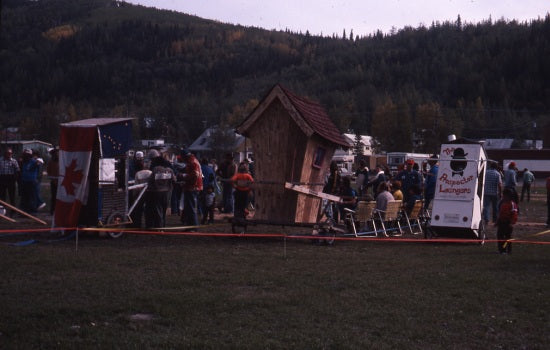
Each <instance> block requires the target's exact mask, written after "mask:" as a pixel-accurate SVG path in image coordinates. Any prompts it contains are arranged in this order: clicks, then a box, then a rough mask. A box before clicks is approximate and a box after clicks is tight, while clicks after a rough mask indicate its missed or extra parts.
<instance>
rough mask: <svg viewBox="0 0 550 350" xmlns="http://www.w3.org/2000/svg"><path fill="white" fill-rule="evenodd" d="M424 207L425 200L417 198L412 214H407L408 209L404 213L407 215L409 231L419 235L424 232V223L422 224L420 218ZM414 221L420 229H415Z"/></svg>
mask: <svg viewBox="0 0 550 350" xmlns="http://www.w3.org/2000/svg"><path fill="white" fill-rule="evenodd" d="M423 208H424V202H423V201H421V200H417V201H416V202H414V206H413V208H412V210H411V213H410V214H407V211H406V210H403V214H404V216H405V220H406V221H407V227H408V228H409V231H410V232H411V234H412V235H417V234H420V233H422V225H421V224H420V218H421V216H422V215H423V210H424V209H423ZM413 223H414V226H417V227H418V231H415V230H413Z"/></svg>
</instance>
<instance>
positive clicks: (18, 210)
mask: <svg viewBox="0 0 550 350" xmlns="http://www.w3.org/2000/svg"><path fill="white" fill-rule="evenodd" d="M0 204H1V205H3V206H4V207H5V208H9V209H11V210H14V211H16V212H18V213H19V214H22V215H25V216H26V217H28V218H31V219H33V220H35V221H38V222H39V223H41V224H42V225H47V224H48V223H47V222H46V221H44V220H41V219H39V218H37V217H36V216H32V215H31V214H29V213H27V212H25V211H23V210H21V209H19V208H16V207H14V206H13V205H11V204H8V203H6V202H4V201H3V200H0Z"/></svg>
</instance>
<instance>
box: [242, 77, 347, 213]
mask: <svg viewBox="0 0 550 350" xmlns="http://www.w3.org/2000/svg"><path fill="white" fill-rule="evenodd" d="M237 132H238V133H239V134H241V135H244V136H246V137H247V138H249V139H250V142H251V145H252V150H253V152H254V163H255V166H254V170H255V177H256V178H255V180H256V181H257V184H256V185H255V192H254V193H255V208H256V211H255V214H254V219H255V220H267V221H270V222H290V223H314V222H316V221H317V219H318V218H317V216H318V212H319V207H320V199H319V198H317V197H314V196H308V195H305V194H301V193H297V192H295V191H290V190H287V189H285V187H284V184H285V182H292V183H300V184H303V185H306V186H308V187H309V188H311V190H312V191H322V188H323V182H324V180H325V176H326V174H327V173H328V170H329V165H330V162H331V159H332V156H333V154H334V151H335V149H336V148H337V147H340V146H342V147H345V148H347V147H349V144H348V143H347V142H346V140H345V139H344V137H343V136H342V134H341V133H340V131H339V130H338V128H337V127H336V126H335V125H334V123H333V122H332V121H331V120H330V118H329V117H328V115H327V113H326V112H325V110H324V108H323V107H322V106H321V105H320V104H318V103H317V102H314V101H311V100H309V99H307V98H304V97H300V96H298V95H295V94H294V93H292V92H290V91H288V90H286V89H285V88H283V87H282V86H281V85H275V86H274V87H273V88H272V89H271V91H270V92H269V93H268V94H267V96H266V97H265V98H264V99H263V100H262V101H261V102H260V104H259V105H258V106H257V107H256V109H255V110H254V111H253V112H252V113H251V114H250V115H249V116H248V117H247V118H246V119H245V120H244V121H243V122H242V123H241V124H240V125H239V126H238V127H237Z"/></svg>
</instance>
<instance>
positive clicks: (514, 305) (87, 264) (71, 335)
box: [0, 200, 550, 349]
mask: <svg viewBox="0 0 550 350" xmlns="http://www.w3.org/2000/svg"><path fill="white" fill-rule="evenodd" d="M545 209H546V208H545V206H544V202H543V201H542V200H536V201H535V200H532V202H531V203H529V204H526V203H525V204H523V205H522V212H525V213H527V212H529V214H528V215H529V216H528V218H529V220H528V221H529V222H539V223H542V222H543V220H544V219H545V217H544V216H543V213H544V214H545ZM526 215H527V214H526ZM521 219H522V218H521V217H520V220H521ZM171 220H172V221H174V224H177V220H176V218H175V217H171ZM2 227H3V228H6V224H3V225H2ZM207 229H208V230H211V229H212V228H211V227H209V228H206V229H204V231H207ZM216 229H217V230H218V231H224V232H230V228H229V227H228V225H222V226H218V227H217V228H216ZM249 230H250V231H253V232H287V233H293V232H295V231H297V229H294V228H284V229H281V228H279V227H272V226H258V227H250V229H249ZM543 230H544V228H543V226H542V225H531V226H525V225H518V226H517V227H516V228H515V232H514V233H515V237H517V238H522V239H529V240H539V241H548V240H549V238H548V236H549V235H548V234H547V235H539V236H537V237H533V234H535V233H537V232H540V231H543ZM494 234H495V229H494V228H493V227H491V228H490V231H489V239H494ZM48 235H49V234H46V235H38V234H33V235H25V236H22V237H13V236H10V237H2V238H1V240H0V243H7V242H10V241H17V240H23V239H27V238H29V237H34V238H39V239H40V240H41V243H38V244H33V245H30V246H26V247H14V246H8V245H6V244H0V257H1V258H0V286H1V287H0V348H1V349H37V348H43V349H75V348H78V349H99V348H100V349H113V348H122V349H134V348H135V349H146V348H161V349H165V348H172V349H181V348H192V349H195V348H201V349H222V348H239V349H241V348H243V349H259V348H262V349H263V348H269V349H288V348H303V349H327V348H332V349H341V348H345V349H350V348H351V349H485V348H497V349H498V348H502V349H545V348H547V346H548V344H550V315H549V313H548V311H549V310H550V278H549V273H550V254H549V249H550V246H548V245H535V244H514V247H513V249H514V251H513V254H512V255H510V256H501V255H499V254H496V243H494V242H490V243H487V244H486V245H484V246H479V245H475V244H443V243H425V241H423V240H421V239H419V243H402V242H398V241H395V242H373V241H368V242H364V241H362V242H350V241H343V242H337V243H336V244H335V246H333V247H328V246H316V245H312V244H310V243H308V242H305V241H292V240H288V241H287V242H284V241H282V240H279V239H269V240H264V239H259V238H208V237H206V238H197V237H167V236H136V235H129V234H127V235H125V236H123V237H122V238H121V239H118V240H111V239H99V238H97V237H92V236H85V237H81V239H80V242H79V247H78V251H75V244H74V240H68V241H65V242H58V243H52V244H48V243H45V239H46V238H47V237H48ZM140 314H145V315H146V316H149V317H150V319H146V320H135V319H134V317H135V315H140Z"/></svg>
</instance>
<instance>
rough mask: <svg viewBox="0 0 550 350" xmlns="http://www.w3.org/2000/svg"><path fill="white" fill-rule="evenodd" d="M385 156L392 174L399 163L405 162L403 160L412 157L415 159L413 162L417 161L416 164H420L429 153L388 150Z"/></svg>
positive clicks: (395, 171)
mask: <svg viewBox="0 0 550 350" xmlns="http://www.w3.org/2000/svg"><path fill="white" fill-rule="evenodd" d="M386 156H387V162H388V167H389V168H390V171H391V173H392V174H394V175H395V174H396V173H397V167H398V166H399V165H401V164H405V162H406V161H407V160H409V159H412V160H414V161H415V163H418V165H421V164H422V162H423V161H425V160H427V159H428V158H430V154H427V153H407V152H388V153H387V154H386Z"/></svg>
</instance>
